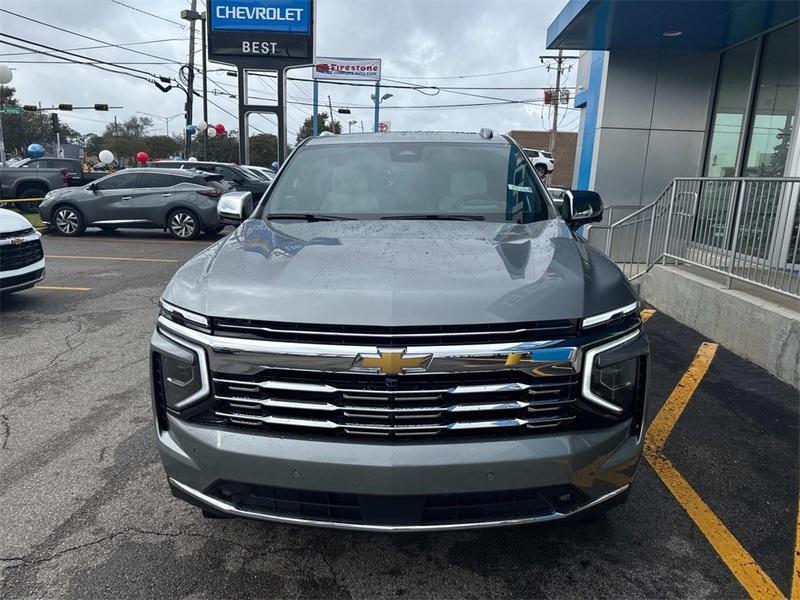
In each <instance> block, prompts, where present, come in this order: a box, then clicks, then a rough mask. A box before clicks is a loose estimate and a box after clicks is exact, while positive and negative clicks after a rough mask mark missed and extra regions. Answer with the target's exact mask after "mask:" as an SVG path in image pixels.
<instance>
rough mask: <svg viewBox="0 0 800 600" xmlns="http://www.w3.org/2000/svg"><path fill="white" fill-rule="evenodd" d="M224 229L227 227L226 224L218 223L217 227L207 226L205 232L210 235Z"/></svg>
mask: <svg viewBox="0 0 800 600" xmlns="http://www.w3.org/2000/svg"><path fill="white" fill-rule="evenodd" d="M223 229H225V225H217V226H216V227H206V228H205V229H203V232H204V233H206V234H208V235H217V234H218V233H219V232H220V231H222V230H223Z"/></svg>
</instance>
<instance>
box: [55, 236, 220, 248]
mask: <svg viewBox="0 0 800 600" xmlns="http://www.w3.org/2000/svg"><path fill="white" fill-rule="evenodd" d="M67 239H68V238H63V237H62V238H60V239H59V241H60V242H63V241H66V240H67ZM219 239H222V238H217V239H213V240H208V241H203V240H161V239H157V238H153V239H147V240H129V239H126V238H124V237H123V238H119V239H117V238H96V237H84V238H80V239H73V240H71V241H72V242H76V243H77V242H88V241H91V242H92V243H103V244H149V245H151V246H152V245H153V244H180V245H181V246H183V245H186V244H203V245H204V246H210V245H211V244H213V243H214V242H216V241H219Z"/></svg>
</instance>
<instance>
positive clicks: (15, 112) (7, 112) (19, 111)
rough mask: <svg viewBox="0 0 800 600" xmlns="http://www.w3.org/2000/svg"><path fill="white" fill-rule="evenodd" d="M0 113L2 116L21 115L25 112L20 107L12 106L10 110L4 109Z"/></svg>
mask: <svg viewBox="0 0 800 600" xmlns="http://www.w3.org/2000/svg"><path fill="white" fill-rule="evenodd" d="M0 112H1V113H3V114H4V115H21V114H22V113H24V112H25V111H24V110H23V109H22V107H21V106H12V107H11V108H4V109H3V110H0Z"/></svg>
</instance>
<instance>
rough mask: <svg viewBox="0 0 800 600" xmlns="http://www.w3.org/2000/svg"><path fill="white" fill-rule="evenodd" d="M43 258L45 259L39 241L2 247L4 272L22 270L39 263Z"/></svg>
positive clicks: (0, 264) (1, 267)
mask: <svg viewBox="0 0 800 600" xmlns="http://www.w3.org/2000/svg"><path fill="white" fill-rule="evenodd" d="M42 258H44V252H43V251H42V243H41V242H40V241H39V240H31V241H29V242H24V243H22V244H4V245H2V246H0V269H2V270H3V271H13V270H14V269H21V268H23V267H27V266H29V265H32V264H34V263H36V262H39V261H40V260H42Z"/></svg>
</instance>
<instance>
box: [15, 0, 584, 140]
mask: <svg viewBox="0 0 800 600" xmlns="http://www.w3.org/2000/svg"><path fill="white" fill-rule="evenodd" d="M119 1H120V2H122V3H123V4H127V5H129V6H128V7H126V6H123V5H122V4H120V3H117V2H116V1H115V0H36V1H26V2H19V1H18V0H0V8H3V9H5V10H9V11H13V12H15V13H19V14H21V15H24V16H26V17H30V18H34V19H37V20H40V21H43V22H46V23H49V24H52V25H56V26H58V27H61V28H63V29H66V30H68V31H71V32H74V33H76V34H81V35H85V36H88V37H90V38H92V40H88V39H85V38H81V37H78V36H76V35H72V34H71V33H68V32H65V31H58V30H55V29H52V28H49V27H47V26H45V25H42V24H38V23H33V22H30V21H26V20H24V19H20V18H18V17H16V16H12V15H10V14H7V13H0V32H2V33H5V34H10V35H14V36H17V37H19V38H23V39H25V40H30V41H32V42H40V43H43V44H47V45H49V46H53V47H55V48H60V49H74V48H81V47H85V46H93V45H98V44H101V43H102V42H114V43H117V44H126V43H130V42H149V41H153V40H173V41H161V42H158V43H148V44H143V45H136V46H131V47H130V48H131V49H135V50H138V51H140V52H146V53H149V54H153V55H156V56H158V57H160V58H152V57H148V56H142V55H141V54H135V53H133V52H129V51H125V50H122V49H117V48H103V49H93V50H75V52H77V53H79V54H83V55H86V56H91V57H94V58H98V59H101V60H105V61H109V62H131V61H133V62H147V63H152V62H155V63H162V62H168V64H130V65H128V66H130V67H132V68H137V69H142V70H144V71H147V72H151V73H155V74H162V75H169V76H173V77H174V76H176V74H177V72H176V69H177V68H178V67H179V65H180V64H181V63H183V62H185V61H186V59H187V56H188V30H187V29H186V28H182V27H181V26H180V25H179V22H180V11H181V10H182V9H184V8H188V7H189V4H190V0H119ZM565 4H566V0H318V4H317V38H316V40H317V42H316V43H317V55H318V56H339V57H348V56H351V57H377V58H381V59H383V74H384V75H383V77H384V83H386V84H389V82H388V81H387V80H388V79H398V80H402V81H408V82H415V83H423V84H425V85H440V86H486V87H490V86H498V87H527V86H532V87H537V86H539V87H541V86H547V85H553V84H554V82H555V72H554V71H549V72H548V71H547V70H546V69H545V68H543V66H542V65H541V63H540V60H539V55H540V54H544V53H548V51H546V49H545V32H546V30H547V26H548V25H549V24H550V22H551V21H552V20H553V18H554V17H555V16H556V15H557V14H558V13H559V11H560V10H561V9H562V8H563V6H564V5H565ZM204 5H205V2H204V0H198V6H199V7H200V8H204ZM130 7H136V8H139V9H141V10H143V11H146V12H148V13H152V14H150V15H148V14H143V13H142V12H138V11H137V10H135V9H133V8H130ZM159 17H160V18H159ZM4 39H5V38H4ZM93 40H97V41H93ZM9 41H13V40H9ZM198 48H199V35H198ZM18 52H22V51H21V50H20V49H18V48H14V47H11V46H9V45H7V44H5V43H3V44H2V45H0V53H1V54H2V55H0V62H4V61H5V62H7V63H8V64H9V66H11V67H12V68H14V69H15V70H14V81H13V82H12V85H13V86H14V87H15V88H16V89H17V97H18V98H19V100H20V102H21V103H23V104H33V103H41V104H42V105H43V106H52V105H55V104H59V103H72V104H73V105H75V106H80V105H93V104H94V103H96V102H101V103H107V104H109V105H113V106H123V107H124V108H122V109H119V110H114V111H110V112H109V113H98V112H94V111H80V112H78V111H75V112H73V113H61V118H62V119H63V120H64V121H66V122H68V123H69V124H70V125H72V126H73V127H75V128H76V129H78V130H79V131H81V132H82V133H88V132H101V131H102V130H103V128H104V125H105V123H106V122H108V121H109V120H111V121H113V118H114V115H117V117H118V118H119V119H123V118H127V117H128V116H130V115H131V114H134V113H136V112H137V111H141V112H146V113H151V114H154V115H163V116H172V115H176V114H178V113H182V112H183V103H184V99H185V96H184V95H183V93H182V92H181V91H179V90H177V89H173V90H172V91H170V92H168V93H162V92H160V91H159V90H158V89H156V88H155V86H153V85H152V84H150V83H147V82H145V81H140V80H137V79H132V78H129V77H125V76H121V75H114V74H110V73H105V72H103V71H100V70H97V69H94V68H92V67H87V66H78V65H71V64H65V63H62V62H60V61H57V60H56V59H54V58H50V57H46V56H41V55H30V54H25V55H16V56H11V55H9V53H18ZM549 53H551V54H552V51H549ZM198 58H199V54H198ZM162 59H163V60H162ZM43 60H44V61H53V62H54V63H57V64H34V63H14V62H12V61H43ZM169 61H174V62H169ZM576 66H577V65H576ZM531 67H533V68H531ZM209 69H210V70H213V69H221V71H214V72H211V73H210V75H211V78H212V79H213V82H210V84H209V85H210V88H211V89H213V90H217V91H218V92H222V91H223V90H224V91H227V92H229V93H233V94H235V93H236V80H235V78H232V77H229V76H228V75H226V74H225V72H224V71H225V67H224V65H219V64H213V63H209ZM515 69H526V70H522V71H518V72H514V73H508V74H503V75H486V76H481V77H468V78H457V79H439V78H440V77H455V76H463V75H476V74H488V73H496V72H499V71H511V70H515ZM294 73H295V74H296V76H298V77H304V78H307V77H309V75H310V72H309V71H302V70H301V71H294ZM259 79H260V78H259ZM574 82H575V68H573V70H572V71H571V72H569V73H568V74H567V76H566V84H565V85H567V86H572V85H574ZM197 85H198V86H199V80H198V82H197ZM274 90H275V88H274V84H272V82H271V81H267V80H262V81H258V82H257V83H252V84H251V94H252V95H257V96H261V97H266V98H274V97H275V95H274V94H275V91H274ZM383 91H384V92H391V93H393V94H394V97H393V98H390V99H388V100H387V101H386V102H385V104H384V105H383V106H382V112H381V120H389V121H391V123H392V128H393V129H394V130H415V129H420V130H458V131H474V130H476V129H479V128H481V127H491V128H493V129H495V130H498V131H502V132H506V131H508V130H510V129H535V130H543V129H548V128H549V123H548V115H549V108H548V107H543V106H541V105H525V104H515V105H505V106H494V107H472V108H466V107H462V108H427V109H402V108H400V107H403V106H420V105H425V106H430V105H436V104H464V103H474V102H491V101H492V100H485V99H481V98H475V97H471V96H467V95H460V94H455V93H451V92H447V91H440V92H439V93H438V95H436V96H426V95H423V94H422V93H419V92H417V91H414V90H383ZM462 91H463V92H466V93H469V94H483V95H488V96H494V97H496V98H503V99H516V100H522V99H526V100H527V99H535V100H537V101H541V98H542V91H541V90H472V89H465V90H462ZM370 92H371V90H370V89H368V88H352V87H344V86H335V85H328V84H322V85H321V86H320V100H321V101H324V102H325V103H327V96H328V94H330V95H331V99H332V102H333V106H334V110H336V109H337V108H339V107H343V106H348V107H351V106H358V105H361V106H364V105H368V104H370ZM428 93H433V91H430V90H429V91H428ZM288 95H289V99H290V100H295V101H299V102H309V101H310V97H311V84H310V83H306V82H295V83H289V87H288ZM209 97H210V98H211V100H212V101H213V102H216V103H217V104H219V106H220V107H222V108H224V109H226V110H228V111H230V112H232V113H234V114H235V113H236V106H237V104H236V100H235V99H233V98H230V97H228V96H227V95H226V94H219V95H214V96H209ZM194 110H195V115H196V117H195V119H194V121H195V122H197V121H199V120H200V118H201V116H202V113H201V110H202V108H201V102H200V101H199V99H197V100H196V102H195V105H194ZM310 113H311V108H310V107H308V106H302V105H292V106H291V107H290V108H289V115H288V128H289V130H290V132H295V131H296V130H297V128H298V126H299V123H300V122H301V121H302V119H303V118H304V117H305V116H307V115H310ZM209 116H210V118H209V121H210V122H212V123H223V124H224V125H225V127H226V128H228V129H230V128H236V127H237V125H236V121H235V119H234V118H233V117H231V116H230V115H228V114H226V113H225V112H223V110H221V109H219V108H217V107H214V106H210V107H209ZM341 118H342V119H343V120H344V121H345V131H346V130H347V127H346V122H347V120H348V119H355V120H357V121H358V124H356V126H355V130H360V127H361V125H360V123H361V121H363V123H364V127H365V128H366V129H367V130H369V129H370V128H371V127H372V122H373V112H372V110H371V109H366V108H360V109H356V108H353V109H352V114H351V115H350V116H349V117H348V116H347V115H343V116H342V117H341ZM577 120H578V111H576V110H565V111H563V117H561V118H560V125H559V127H560V128H561V129H566V130H575V129H577ZM251 124H252V125H253V126H255V127H257V128H258V129H260V130H263V131H268V132H274V131H275V127H274V125H272V124H270V123H269V122H268V121H266V120H264V119H262V118H260V117H256V118H254V119H253V120H251ZM182 128H183V125H182V123H181V118H180V117H179V118H175V119H173V120H172V121H170V132H171V133H174V132H176V131H179V130H182ZM159 129H160V132H162V133H163V132H164V129H165V123H164V119H156V120H155V125H154V128H153V133H157V132H158V131H157V130H159ZM293 137H294V136H293V134H292V138H293Z"/></svg>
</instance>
